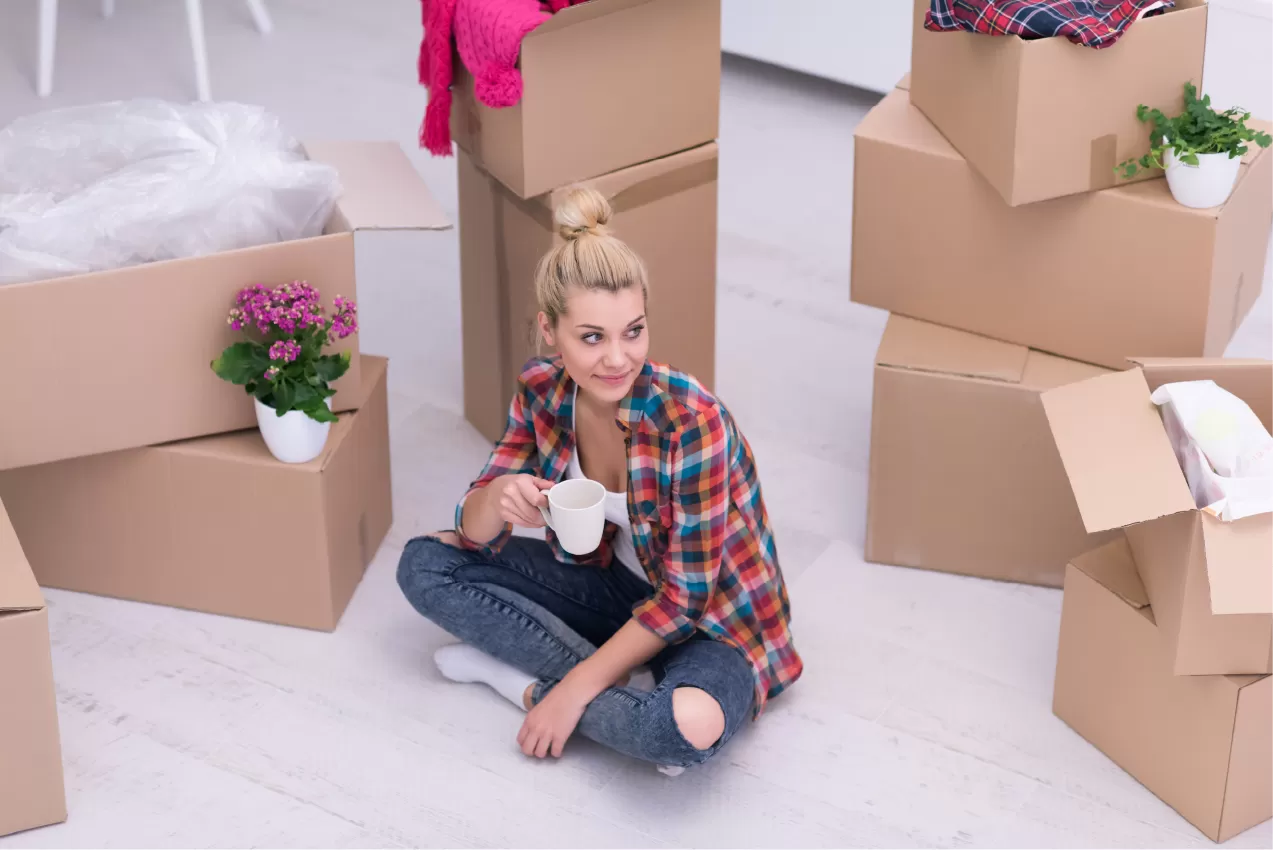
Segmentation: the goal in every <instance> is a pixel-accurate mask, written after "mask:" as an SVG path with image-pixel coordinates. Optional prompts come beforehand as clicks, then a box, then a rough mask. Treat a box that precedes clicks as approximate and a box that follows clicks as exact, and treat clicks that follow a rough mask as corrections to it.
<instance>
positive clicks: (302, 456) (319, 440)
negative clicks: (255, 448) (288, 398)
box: [252, 396, 332, 463]
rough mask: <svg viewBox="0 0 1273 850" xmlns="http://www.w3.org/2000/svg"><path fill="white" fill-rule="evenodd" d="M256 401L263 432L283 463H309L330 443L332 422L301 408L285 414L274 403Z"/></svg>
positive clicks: (328, 407) (268, 446)
mask: <svg viewBox="0 0 1273 850" xmlns="http://www.w3.org/2000/svg"><path fill="white" fill-rule="evenodd" d="M252 400H253V401H254V402H256V423H257V425H258V426H260V428H261V436H262V437H263V438H264V439H265V445H266V447H267V448H269V450H270V454H272V455H274V457H276V458H278V459H279V460H281V461H283V463H308V462H309V461H311V460H313V459H314V458H316V457H318V456H319V455H320V454H322V453H323V446H325V445H327V432H328V431H330V430H331V427H332V425H331V423H330V422H316V421H314V420H313V419H310V418H309V416H307V415H306V414H304V413H301V412H300V411H299V410H289V411H288V412H287V413H284V414H283V415H282V416H279V415H278V412H277V411H275V410H274V408H272V407H267V406H266V405H264V404H261V400H260V399H258V398H254V399H252ZM331 407H332V400H331V397H330V396H329V397H328V399H327V409H328V410H331Z"/></svg>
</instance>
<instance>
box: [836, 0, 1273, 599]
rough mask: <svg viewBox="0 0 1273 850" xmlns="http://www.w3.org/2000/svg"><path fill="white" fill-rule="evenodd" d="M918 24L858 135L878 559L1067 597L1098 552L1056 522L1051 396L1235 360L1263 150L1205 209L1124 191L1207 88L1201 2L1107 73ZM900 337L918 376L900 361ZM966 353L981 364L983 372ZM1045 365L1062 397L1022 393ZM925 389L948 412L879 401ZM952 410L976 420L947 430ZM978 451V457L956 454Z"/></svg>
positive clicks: (1110, 59)
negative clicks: (870, 325) (1152, 363)
mask: <svg viewBox="0 0 1273 850" xmlns="http://www.w3.org/2000/svg"><path fill="white" fill-rule="evenodd" d="M928 6H929V3H928V2H927V0H916V3H915V21H914V40H913V53H912V73H911V74H910V75H908V77H907V78H906V79H904V80H903V81H902V82H901V83H900V84H899V86H898V88H897V89H895V90H894V91H893V92H891V93H890V94H889V95H887V96H886V97H885V98H884V99H883V101H881V102H880V103H879V105H877V106H876V107H875V108H874V109H873V110H871V112H870V114H869V115H867V117H866V118H865V119H864V120H863V121H862V123H861V124H860V125H859V127H858V129H857V131H856V134H855V162H854V166H855V167H854V173H855V178H854V180H855V183H854V200H853V210H854V215H853V258H852V280H851V292H852V298H853V300H855V301H858V302H860V303H864V304H869V305H872V306H875V307H881V308H883V309H886V310H888V311H890V313H892V314H894V317H893V319H892V320H891V321H890V325H889V328H888V330H887V331H886V333H885V337H884V340H883V341H882V343H881V348H880V355H879V359H878V362H877V370H876V376H877V381H876V387H875V412H874V418H875V422H874V428H873V430H874V433H875V434H876V435H878V436H877V439H876V440H875V441H874V443H873V447H872V460H871V491H870V492H871V499H870V509H869V518H868V529H867V541H868V542H867V557H868V558H869V559H871V560H876V561H882V562H887V563H897V564H903V565H907V566H915V567H925V568H930V569H940V570H948V571H952V572H962V573H971V574H974V575H981V576H987V577H991V578H1000V579H1008V580H1013V581H1027V582H1032V583H1039V584H1045V585H1052V586H1058V587H1059V586H1060V585H1061V582H1062V579H1063V576H1064V570H1065V565H1066V562H1067V561H1068V560H1069V559H1070V558H1071V557H1073V556H1075V555H1078V554H1079V553H1081V552H1084V551H1087V550H1089V549H1091V548H1093V547H1095V546H1096V545H1098V544H1099V543H1100V542H1101V541H1102V539H1104V538H1102V537H1100V536H1092V535H1087V534H1084V533H1083V532H1082V526H1081V523H1079V522H1078V515H1077V512H1076V511H1075V510H1074V509H1073V507H1072V505H1071V506H1070V507H1065V508H1059V509H1056V508H1052V507H1049V506H1057V505H1067V504H1071V503H1072V497H1071V496H1070V494H1069V492H1068V488H1067V486H1066V484H1065V480H1064V476H1063V475H1062V474H1060V470H1061V464H1060V458H1059V456H1058V455H1057V453H1056V448H1055V446H1054V445H1053V443H1052V440H1051V438H1050V435H1049V434H1048V431H1047V428H1046V420H1045V419H1044V417H1043V411H1042V408H1041V406H1040V404H1039V399H1038V396H1039V393H1040V392H1042V391H1043V390H1045V389H1048V388H1050V387H1052V386H1059V385H1060V384H1062V383H1067V382H1070V381H1073V380H1077V379H1080V378H1082V377H1088V376H1091V375H1093V374H1095V373H1096V367H1104V368H1105V369H1114V370H1120V369H1125V368H1127V366H1128V361H1127V358H1128V357H1132V356H1151V355H1152V356H1168V357H1201V356H1219V355H1220V354H1221V353H1222V352H1223V351H1224V349H1225V347H1226V346H1227V344H1228V342H1229V340H1230V339H1231V338H1232V336H1233V333H1234V331H1235V330H1236V329H1237V327H1238V325H1239V324H1240V323H1241V321H1242V319H1243V318H1244V317H1245V316H1246V314H1247V312H1249V310H1250V309H1251V306H1252V304H1253V303H1254V302H1255V299H1256V298H1257V297H1258V295H1259V293H1260V288H1261V286H1262V283H1263V277H1264V263H1265V253H1266V247H1267V245H1268V238H1269V231H1270V226H1271V225H1273V151H1265V150H1261V149H1259V148H1257V147H1254V146H1253V147H1252V150H1251V152H1250V153H1248V155H1247V157H1246V162H1245V163H1244V165H1243V167H1242V173H1241V175H1240V177H1239V182H1238V185H1237V187H1236V189H1235V190H1234V192H1233V195H1232V196H1231V197H1230V198H1229V200H1228V202H1226V203H1225V204H1224V205H1223V206H1221V207H1218V208H1215V209H1211V210H1193V209H1189V208H1186V207H1183V206H1181V205H1180V204H1178V203H1176V201H1175V200H1174V199H1173V198H1172V197H1171V194H1170V191H1169V190H1168V188H1167V185H1166V181H1164V180H1162V179H1161V176H1160V175H1159V176H1158V177H1157V178H1156V179H1155V178H1154V176H1153V175H1150V176H1149V177H1148V178H1146V177H1143V176H1142V177H1140V178H1138V179H1137V180H1135V181H1132V182H1130V183H1126V182H1124V183H1121V184H1119V185H1115V174H1114V166H1115V164H1116V163H1117V162H1120V161H1122V160H1124V159H1127V158H1130V157H1133V156H1138V155H1139V154H1141V153H1143V152H1144V151H1145V150H1147V149H1148V132H1147V129H1146V126H1145V125H1142V124H1140V122H1138V121H1137V120H1136V107H1137V105H1138V104H1140V103H1147V104H1149V105H1152V106H1158V107H1161V108H1163V109H1164V110H1166V111H1171V110H1173V109H1175V110H1178V109H1179V108H1181V104H1182V94H1181V92H1182V89H1183V85H1184V83H1185V82H1186V81H1190V80H1192V81H1193V82H1195V83H1199V82H1200V81H1201V77H1202V59H1203V55H1202V54H1203V46H1204V43H1205V36H1206V20H1207V6H1206V3H1205V2H1202V0H1179V2H1177V3H1176V5H1175V7H1174V8H1173V9H1172V10H1170V11H1168V12H1167V13H1165V14H1161V15H1158V16H1153V17H1149V18H1145V19H1143V20H1140V21H1137V22H1136V23H1135V24H1133V25H1132V26H1131V27H1130V29H1129V30H1128V31H1127V32H1126V33H1125V34H1124V35H1123V37H1122V39H1121V40H1120V41H1119V42H1118V43H1117V44H1115V45H1114V46H1112V47H1110V48H1107V49H1104V50H1099V51H1097V50H1092V49H1090V48H1085V47H1079V46H1077V45H1074V44H1071V43H1069V42H1068V41H1066V40H1064V39H1059V38H1053V39H1041V40H1035V41H1027V40H1023V39H1020V38H1016V37H995V36H987V35H979V34H974V33H965V32H952V33H939V32H931V31H929V30H926V29H925V28H924V26H923V20H924V13H925V11H926V10H927V8H928ZM899 316H905V317H907V318H908V319H909V320H910V321H909V322H908V323H907V325H906V328H907V334H908V335H909V336H910V337H912V342H911V346H912V347H914V346H918V347H919V349H920V350H922V352H923V356H921V357H920V358H919V360H918V361H915V362H912V360H914V357H910V359H906V358H903V362H893V361H897V360H898V355H897V353H896V347H895V345H894V343H895V341H896V339H897V338H898V336H899V334H900V333H901V331H900V330H898V325H899V319H898V317H899ZM915 320H920V322H924V323H931V324H930V325H921V324H920V323H919V322H917V321H915ZM921 328H923V329H926V331H921ZM939 328H940V329H939ZM925 333H926V334H927V335H929V336H932V337H934V341H931V342H927V341H919V340H918V337H919V336H921V335H923V334H925ZM956 338H958V339H960V340H961V341H960V342H956ZM938 340H942V341H938ZM972 351H979V352H980V353H981V354H980V356H981V357H983V358H989V361H988V362H987V361H984V360H982V361H977V360H974V361H973V362H971V365H970V363H969V362H968V359H967V358H968V356H969V352H972ZM1062 360H1064V361H1067V362H1068V365H1067V366H1065V367H1060V366H1059V364H1060V363H1061V361H1062ZM1045 361H1046V362H1048V363H1050V364H1052V368H1051V370H1050V376H1049V377H1047V378H1045V379H1042V380H1039V379H1036V378H1029V379H1027V380H1023V376H1025V375H1026V374H1027V372H1029V371H1031V370H1033V371H1036V372H1037V371H1038V370H1039V369H1040V368H1041V367H1040V365H1039V364H1042V363H1044V362H1045ZM902 373H906V374H902ZM1051 381H1055V383H1050V382H1051ZM916 382H918V384H917V385H924V386H923V388H922V389H920V390H919V392H920V393H921V394H922V395H923V397H924V398H925V399H926V403H927V405H928V408H929V409H930V410H931V409H932V408H934V407H936V406H938V405H940V406H941V407H942V412H940V413H928V414H925V415H923V416H920V415H919V414H917V413H915V412H914V410H915V407H914V405H907V406H905V407H901V406H898V405H896V404H891V403H890V402H891V400H892V396H893V394H895V393H896V392H897V390H896V389H895V388H896V386H897V385H898V384H899V383H916ZM977 386H985V390H984V391H986V392H988V391H990V390H993V389H998V390H1000V391H1002V393H1003V394H1004V395H1003V397H1004V398H1007V397H1015V398H1018V399H1020V401H1019V402H1018V404H1019V405H1021V409H1022V410H1023V411H1026V410H1028V411H1029V413H1028V414H1022V415H1020V416H1018V417H1017V420H1016V421H1012V422H1010V420H1009V418H1008V417H1006V416H1005V415H1003V414H1001V413H992V412H991V410H993V409H994V408H993V407H989V408H987V407H982V406H979V403H978V402H974V401H972V400H971V399H970V398H969V396H970V395H971V394H973V393H974V392H975V391H976V390H975V389H974V387H977ZM1014 390H1015V393H1016V394H1015V396H1012V391H1014ZM943 393H944V395H945V396H946V397H948V399H953V397H958V398H959V399H960V400H961V401H963V403H964V404H965V406H966V407H967V409H968V410H969V411H976V412H978V414H979V415H980V416H981V419H980V420H977V419H965V418H961V417H958V416H956V415H955V413H956V411H957V409H958V403H957V402H955V401H954V400H946V401H941V400H939V399H941V398H942V397H943ZM925 423H927V424H928V427H927V428H925V427H924V425H925ZM959 429H963V431H962V433H956V431H958V430H959ZM969 438H971V439H969ZM969 445H979V446H982V447H984V452H982V453H976V452H966V451H959V450H956V449H955V447H956V446H958V447H961V448H965V447H967V446H969ZM1027 468H1032V469H1034V470H1037V472H1036V473H1035V474H1026V473H1024V472H1018V470H1025V469H1027ZM1008 469H1011V470H1013V472H1004V470H1008ZM956 496H957V498H956ZM952 505H959V506H960V507H959V508H958V509H953V510H954V514H955V515H954V516H952V507H951V506H952ZM964 506H967V507H966V508H965V507H964ZM973 506H977V507H976V509H974V508H973ZM1027 517H1033V518H1034V519H1029V520H1028V519H1027ZM1042 517H1046V518H1042ZM1040 525H1042V526H1043V527H1044V528H1043V531H1044V533H1038V527H1039V526H1040Z"/></svg>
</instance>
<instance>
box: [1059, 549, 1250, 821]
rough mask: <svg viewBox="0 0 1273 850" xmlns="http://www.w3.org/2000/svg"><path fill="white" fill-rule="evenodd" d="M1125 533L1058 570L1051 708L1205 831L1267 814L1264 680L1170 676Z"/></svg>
mask: <svg viewBox="0 0 1273 850" xmlns="http://www.w3.org/2000/svg"><path fill="white" fill-rule="evenodd" d="M1156 613H1157V611H1156V609H1155V610H1152V611H1151V609H1150V608H1148V607H1146V594H1145V590H1144V588H1143V587H1142V586H1141V584H1140V580H1139V578H1138V576H1137V564H1136V563H1135V562H1134V561H1133V558H1132V554H1131V550H1130V549H1129V548H1128V546H1127V543H1126V541H1124V540H1121V539H1116V540H1114V541H1112V542H1110V543H1107V544H1105V545H1104V546H1103V547H1101V548H1100V549H1097V550H1095V551H1093V552H1090V553H1088V554H1086V555H1084V556H1082V557H1079V558H1076V559H1075V560H1074V562H1073V564H1072V565H1071V566H1070V567H1069V568H1068V570H1067V572H1066V576H1065V595H1064V602H1063V604H1062V609H1061V638H1060V648H1059V651H1058V653H1057V665H1056V684H1055V688H1054V691H1053V711H1054V712H1055V713H1056V716H1057V717H1059V718H1061V719H1062V720H1064V721H1065V722H1066V723H1067V724H1069V726H1070V727H1071V728H1073V729H1074V731H1076V732H1078V733H1079V734H1080V735H1082V736H1083V737H1084V738H1086V739H1087V740H1088V741H1090V742H1091V743H1092V744H1093V745H1094V746H1095V747H1096V748H1097V749H1099V750H1100V751H1101V752H1103V753H1105V754H1106V755H1107V756H1109V757H1110V758H1111V759H1113V760H1114V762H1116V763H1117V764H1118V765H1119V766H1120V767H1122V768H1123V769H1124V770H1126V771H1127V772H1128V773H1130V774H1131V775H1132V776H1134V777H1135V778H1136V779H1137V780H1138V781H1139V782H1140V783H1141V784H1142V785H1144V786H1145V787H1146V788H1148V789H1149V790H1150V791H1152V792H1153V793H1154V794H1156V795H1158V797H1160V798H1161V799H1162V800H1163V801H1164V802H1165V803H1167V804H1168V805H1169V806H1171V807H1172V808H1174V809H1175V810H1176V811H1178V812H1180V814H1181V815H1182V816H1183V817H1184V818H1185V819H1186V820H1188V821H1189V822H1190V823H1192V824H1193V825H1194V826H1196V827H1197V828H1198V829H1199V830H1201V831H1202V832H1203V834H1205V835H1206V836H1207V837H1208V838H1210V839H1211V840H1212V841H1227V840H1229V839H1230V838H1232V837H1233V836H1235V835H1237V834H1238V833H1241V832H1243V831H1245V830H1247V829H1249V828H1251V827H1252V826H1255V825H1256V824H1259V823H1262V822H1263V821H1266V820H1268V819H1269V817H1270V815H1273V700H1271V697H1273V678H1270V677H1268V676H1262V677H1261V676H1176V675H1173V672H1172V661H1171V657H1170V654H1169V653H1167V652H1166V651H1165V650H1164V646H1163V642H1162V640H1161V639H1160V637H1159V635H1158V634H1157V631H1158V627H1157V626H1156V625H1155V617H1154V615H1155V614H1156Z"/></svg>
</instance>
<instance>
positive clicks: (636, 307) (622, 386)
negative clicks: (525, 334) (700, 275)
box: [539, 286, 650, 403]
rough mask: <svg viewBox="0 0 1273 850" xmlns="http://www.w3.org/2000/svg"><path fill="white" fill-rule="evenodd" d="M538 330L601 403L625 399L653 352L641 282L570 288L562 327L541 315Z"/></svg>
mask: <svg viewBox="0 0 1273 850" xmlns="http://www.w3.org/2000/svg"><path fill="white" fill-rule="evenodd" d="M539 329H540V332H541V333H542V334H543V337H544V342H546V343H548V344H549V345H551V346H555V347H556V349H557V351H558V353H559V354H561V360H562V363H563V364H564V365H565V367H566V372H567V373H569V375H570V377H571V378H572V379H574V382H575V383H576V384H578V385H579V387H580V388H581V389H583V390H584V391H585V392H587V393H589V394H590V395H592V396H593V398H595V399H597V400H598V401H607V402H616V403H617V402H619V401H622V400H623V398H624V396H626V395H627V394H628V391H629V390H630V389H632V383H633V381H635V380H636V378H637V375H639V374H640V373H641V369H642V368H643V367H644V366H645V358H646V355H648V354H649V353H650V340H649V336H648V335H647V334H646V330H645V299H644V298H642V297H641V288H640V287H638V286H629V287H628V288H627V289H624V290H620V291H619V292H606V291H604V290H602V291H590V290H578V291H574V292H571V293H570V295H569V296H568V297H567V298H566V313H565V315H564V316H562V317H561V318H560V319H558V321H557V327H556V328H553V327H552V326H551V325H550V324H549V323H548V317H547V316H545V315H544V314H543V313H540V314H539Z"/></svg>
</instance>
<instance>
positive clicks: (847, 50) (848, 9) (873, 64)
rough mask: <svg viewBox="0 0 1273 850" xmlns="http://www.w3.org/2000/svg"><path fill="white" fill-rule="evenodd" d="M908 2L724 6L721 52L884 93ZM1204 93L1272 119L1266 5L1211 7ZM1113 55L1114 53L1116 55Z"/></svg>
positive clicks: (794, 0)
mask: <svg viewBox="0 0 1273 850" xmlns="http://www.w3.org/2000/svg"><path fill="white" fill-rule="evenodd" d="M912 8H913V5H912V3H911V2H910V0H777V2H776V0H723V3H722V13H721V14H722V17H721V43H722V47H723V49H724V50H725V51H726V52H729V53H736V54H738V55H740V56H748V57H750V58H752V59H759V60H761V61H762V62H770V63H773V64H775V65H781V66H783V67H786V68H792V69H795V70H797V71H804V72H805V73H809V74H813V75H815V76H819V77H826V78H828V79H832V80H837V81H839V82H842V83H848V84H849V85H854V86H858V87H859V88H864V89H868V90H871V91H878V92H886V91H888V90H889V89H891V88H892V87H893V84H894V83H896V82H897V81H898V79H900V78H901V76H902V75H903V74H904V73H906V70H907V69H908V68H909V67H910V49H911V29H910V28H911V9H912ZM1208 19H1209V22H1208V26H1207V60H1206V66H1205V67H1204V69H1203V82H1204V88H1205V90H1206V91H1207V92H1208V93H1210V94H1211V99H1212V101H1213V103H1215V104H1216V105H1217V106H1222V107H1228V106H1232V105H1234V104H1240V105H1242V106H1244V107H1246V108H1247V109H1249V110H1250V111H1251V112H1252V113H1254V114H1255V115H1256V116H1257V117H1260V118H1264V119H1265V120H1273V0H1211V12H1210V15H1209V16H1208ZM1115 49H1117V48H1115Z"/></svg>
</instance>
